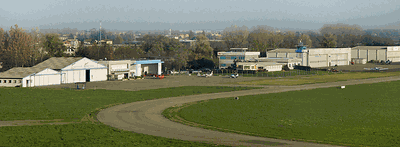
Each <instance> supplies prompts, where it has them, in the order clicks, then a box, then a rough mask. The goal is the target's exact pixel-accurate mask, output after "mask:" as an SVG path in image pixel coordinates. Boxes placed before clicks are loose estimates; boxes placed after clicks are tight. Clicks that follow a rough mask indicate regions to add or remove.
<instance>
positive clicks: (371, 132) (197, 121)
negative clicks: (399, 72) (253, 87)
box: [163, 81, 400, 146]
mask: <svg viewBox="0 0 400 147" xmlns="http://www.w3.org/2000/svg"><path fill="white" fill-rule="evenodd" d="M399 88H400V81H394V82H383V83H375V84H362V85H348V86H346V88H345V89H338V88H321V89H313V90H303V91H291V92H284V93H273V94H264V95H254V96H242V97H240V100H234V99H232V98H223V99H213V100H209V101H201V102H199V103H198V104H187V105H183V106H182V107H175V108H168V109H166V110H165V111H164V112H163V115H164V116H166V117H168V118H170V119H172V120H174V121H177V122H181V123H184V124H188V125H192V126H197V127H202V128H206V129H212V130H219V131H225V132H233V133H239V134H246V135H253V136H262V137H269V138H278V139H292V140H298V141H306V142H318V143H323V144H333V145H346V146H400V139H399V138H400V133H399V132H400V125H399V122H400V113H399V112H400V99H399V94H400V91H398V89H399Z"/></svg>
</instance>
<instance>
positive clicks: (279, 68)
mask: <svg viewBox="0 0 400 147" xmlns="http://www.w3.org/2000/svg"><path fill="white" fill-rule="evenodd" d="M264 69H266V70H268V72H271V71H282V65H267V66H264Z"/></svg>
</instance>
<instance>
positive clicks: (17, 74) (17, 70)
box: [0, 67, 46, 78]
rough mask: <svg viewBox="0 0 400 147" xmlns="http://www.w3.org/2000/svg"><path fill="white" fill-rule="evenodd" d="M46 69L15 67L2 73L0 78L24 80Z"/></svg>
mask: <svg viewBox="0 0 400 147" xmlns="http://www.w3.org/2000/svg"><path fill="white" fill-rule="evenodd" d="M44 69H46V68H45V67H14V68H12V69H9V70H7V71H5V72H2V73H0V78H24V77H26V76H29V75H31V74H34V73H38V72H40V71H43V70H44Z"/></svg>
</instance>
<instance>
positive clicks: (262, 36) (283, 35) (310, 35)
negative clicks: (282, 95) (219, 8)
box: [223, 24, 394, 51]
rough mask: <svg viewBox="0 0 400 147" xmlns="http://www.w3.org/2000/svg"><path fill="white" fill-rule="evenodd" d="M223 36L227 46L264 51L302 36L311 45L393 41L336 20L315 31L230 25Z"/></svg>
mask: <svg viewBox="0 0 400 147" xmlns="http://www.w3.org/2000/svg"><path fill="white" fill-rule="evenodd" d="M223 40H225V42H226V44H227V47H228V48H234V47H246V48H249V50H253V51H264V50H265V49H266V48H267V49H268V48H270V49H274V48H294V47H295V45H297V44H298V43H299V41H300V40H301V41H302V42H303V43H304V45H307V46H308V47H313V48H317V47H321V48H328V47H330V48H332V47H354V46H359V45H364V46H389V45H394V41H393V40H392V39H391V38H383V37H377V36H372V35H371V34H366V32H365V31H364V30H363V29H362V28H361V27H360V26H357V25H346V24H335V25H324V26H323V27H322V28H320V30H319V33H316V32H311V31H308V32H302V33H301V32H291V31H286V32H280V31H279V30H276V29H273V28H271V27H268V26H256V27H252V28H251V29H249V28H247V27H246V26H242V27H238V26H231V27H228V28H226V29H225V30H224V31H223Z"/></svg>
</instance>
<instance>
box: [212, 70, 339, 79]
mask: <svg viewBox="0 0 400 147" xmlns="http://www.w3.org/2000/svg"><path fill="white" fill-rule="evenodd" d="M213 74H214V76H230V75H231V74H239V76H242V77H287V76H296V75H324V74H332V73H330V72H328V71H321V70H318V69H305V70H299V69H294V70H290V71H274V72H268V71H249V70H246V71H236V70H213Z"/></svg>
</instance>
